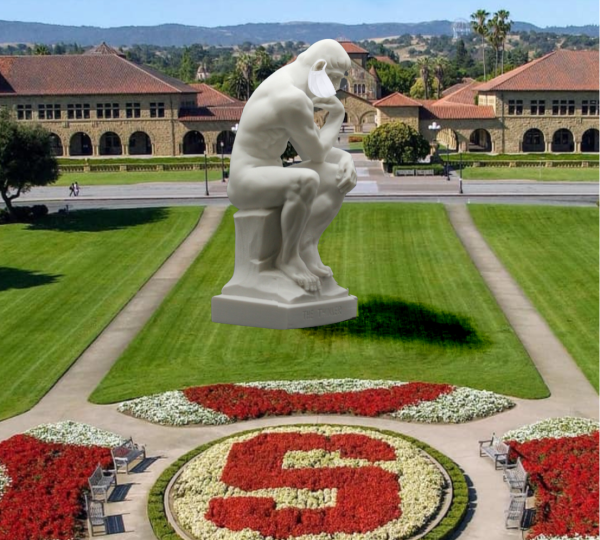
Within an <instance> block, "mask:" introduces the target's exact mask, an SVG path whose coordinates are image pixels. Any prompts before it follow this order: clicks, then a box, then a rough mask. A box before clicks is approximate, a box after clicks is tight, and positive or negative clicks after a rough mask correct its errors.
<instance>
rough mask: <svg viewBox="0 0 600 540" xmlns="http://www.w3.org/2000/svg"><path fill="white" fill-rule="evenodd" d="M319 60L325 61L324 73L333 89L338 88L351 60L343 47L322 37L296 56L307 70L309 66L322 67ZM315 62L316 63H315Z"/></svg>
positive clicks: (297, 60)
mask: <svg viewBox="0 0 600 540" xmlns="http://www.w3.org/2000/svg"><path fill="white" fill-rule="evenodd" d="M320 60H324V61H325V62H327V65H326V67H325V73H327V75H328V77H329V79H331V82H332V83H333V86H334V87H335V89H336V90H337V89H339V87H340V83H341V81H342V78H343V77H344V75H345V74H346V72H347V71H348V70H349V69H350V67H351V60H350V57H349V56H348V53H347V52H346V51H345V50H344V48H343V47H342V46H341V45H340V44H339V43H338V42H337V41H335V40H333V39H323V40H321V41H317V42H316V43H313V44H312V45H311V46H310V47H309V48H308V49H306V50H305V51H304V52H303V53H302V54H300V55H299V56H298V58H297V59H296V62H297V63H298V64H299V65H301V66H303V67H305V68H306V71H307V76H308V71H310V69H311V68H313V66H314V69H317V70H318V69H322V68H323V66H322V65H319V63H317V62H319V61H320ZM316 63H317V64H316ZM315 64H316V65H315Z"/></svg>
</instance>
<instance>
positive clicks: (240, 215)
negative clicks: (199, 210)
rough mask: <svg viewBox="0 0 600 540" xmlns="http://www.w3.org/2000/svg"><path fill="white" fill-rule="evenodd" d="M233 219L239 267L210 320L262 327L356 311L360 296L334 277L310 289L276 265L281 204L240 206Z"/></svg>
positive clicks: (316, 322)
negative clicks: (255, 207)
mask: <svg viewBox="0 0 600 540" xmlns="http://www.w3.org/2000/svg"><path fill="white" fill-rule="evenodd" d="M234 221H235V270H234V273H233V277H232V278H231V280H230V281H229V283H227V285H225V287H223V291H222V294H220V295H219V296H215V297H213V299H212V320H213V322H217V323H225V324H237V325H241V326H256V327H260V328H277V329H286V328H306V327H311V326H321V325H324V324H332V323H336V322H340V321H345V320H348V319H353V318H355V317H356V315H357V309H358V308H357V306H358V303H357V299H356V297H355V296H351V295H349V294H348V290H347V289H344V288H342V287H340V286H339V285H338V284H337V283H336V281H335V279H333V277H330V278H324V279H322V280H321V290H320V291H319V292H308V291H305V290H304V289H303V288H302V287H300V286H299V285H297V284H296V283H295V282H294V281H293V280H292V279H290V278H289V277H287V276H286V275H285V274H283V273H282V272H281V271H279V270H278V269H277V268H275V259H276V257H277V255H278V254H279V249H280V247H281V209H280V208H276V209H267V210H241V211H238V212H237V213H236V214H235V216H234Z"/></svg>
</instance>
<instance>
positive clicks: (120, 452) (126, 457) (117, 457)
mask: <svg viewBox="0 0 600 540" xmlns="http://www.w3.org/2000/svg"><path fill="white" fill-rule="evenodd" d="M110 453H111V454H112V458H113V463H114V464H115V472H117V473H118V472H119V471H120V470H121V469H123V468H125V471H126V472H127V474H129V465H130V464H131V463H132V462H134V461H135V460H136V459H138V458H139V457H141V458H142V459H146V448H145V447H144V446H141V445H139V444H136V443H134V442H133V439H131V438H130V439H129V440H128V441H125V442H124V443H123V444H121V445H120V446H116V447H115V448H113V449H112V450H111V451H110Z"/></svg>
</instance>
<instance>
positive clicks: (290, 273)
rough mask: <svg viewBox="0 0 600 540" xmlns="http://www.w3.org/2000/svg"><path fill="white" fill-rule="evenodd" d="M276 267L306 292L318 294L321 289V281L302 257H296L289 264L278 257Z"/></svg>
mask: <svg viewBox="0 0 600 540" xmlns="http://www.w3.org/2000/svg"><path fill="white" fill-rule="evenodd" d="M275 266H276V268H278V269H279V270H281V271H282V272H283V273H284V274H285V275H286V276H287V277H289V278H290V279H293V280H294V281H295V282H296V283H297V284H298V285H300V287H302V288H303V289H304V290H306V291H308V292H317V291H318V290H320V289H321V280H320V279H319V278H318V277H317V276H316V275H315V274H313V273H312V272H311V271H310V270H309V269H308V268H307V267H306V264H304V261H303V260H302V259H301V258H300V257H294V258H292V259H291V260H290V261H288V262H287V263H284V262H282V261H281V259H279V257H278V258H277V260H276V261H275Z"/></svg>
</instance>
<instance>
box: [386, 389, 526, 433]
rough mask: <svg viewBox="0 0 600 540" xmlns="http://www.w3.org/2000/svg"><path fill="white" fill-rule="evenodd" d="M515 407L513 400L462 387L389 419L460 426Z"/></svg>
mask: <svg viewBox="0 0 600 540" xmlns="http://www.w3.org/2000/svg"><path fill="white" fill-rule="evenodd" d="M514 406H515V404H514V403H513V402H512V401H511V400H510V399H508V398H506V397H504V396H501V395H499V394H495V393H494V392H488V391H486V390H474V389H473V388H466V387H459V388H455V389H454V390H453V391H452V392H450V393H448V394H443V395H441V396H440V397H438V398H437V399H434V400H433V401H422V402H421V403H418V404H417V405H411V406H409V407H404V408H402V409H400V410H399V411H396V412H393V413H391V415H390V416H392V417H393V418H397V419H398V420H405V421H412V422H426V423H427V422H429V423H434V422H445V423H448V424H458V423H461V422H468V421H469V420H475V419H476V418H485V417H487V416H491V415H492V414H496V413H499V412H502V411H505V410H506V409H510V408H512V407H514Z"/></svg>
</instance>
